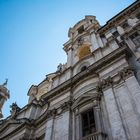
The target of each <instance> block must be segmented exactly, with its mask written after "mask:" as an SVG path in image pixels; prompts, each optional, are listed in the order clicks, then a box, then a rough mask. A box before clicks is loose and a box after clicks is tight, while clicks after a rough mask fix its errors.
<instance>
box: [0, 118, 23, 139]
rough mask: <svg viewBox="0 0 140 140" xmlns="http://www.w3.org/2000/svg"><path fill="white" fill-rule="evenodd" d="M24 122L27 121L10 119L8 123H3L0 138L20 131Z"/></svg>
mask: <svg viewBox="0 0 140 140" xmlns="http://www.w3.org/2000/svg"><path fill="white" fill-rule="evenodd" d="M24 122H25V121H22V120H14V119H9V120H7V121H6V122H3V124H1V125H0V138H2V137H4V136H7V135H8V134H10V133H12V132H14V131H15V130H19V127H20V128H21V125H22V124H23V123H24Z"/></svg>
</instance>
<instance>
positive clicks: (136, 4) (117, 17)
mask: <svg viewBox="0 0 140 140" xmlns="http://www.w3.org/2000/svg"><path fill="white" fill-rule="evenodd" d="M139 7H140V1H139V0H136V1H135V2H134V3H132V4H131V5H130V6H128V7H127V8H125V9H124V10H122V11H121V12H120V13H118V14H117V15H115V16H114V17H113V18H111V19H110V20H109V21H107V23H106V24H105V25H104V26H102V27H101V28H100V29H98V31H97V32H98V33H101V34H102V33H103V32H106V31H107V30H108V29H110V28H112V27H114V26H115V25H116V24H118V22H119V21H121V20H123V19H124V17H126V15H128V16H130V14H131V13H132V12H134V11H135V10H136V9H139Z"/></svg>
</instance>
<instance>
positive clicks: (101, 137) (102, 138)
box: [80, 132, 107, 140]
mask: <svg viewBox="0 0 140 140" xmlns="http://www.w3.org/2000/svg"><path fill="white" fill-rule="evenodd" d="M106 138H107V135H106V134H105V133H102V132H96V133H93V134H90V135H88V136H85V137H83V138H81V139H80V140H106Z"/></svg>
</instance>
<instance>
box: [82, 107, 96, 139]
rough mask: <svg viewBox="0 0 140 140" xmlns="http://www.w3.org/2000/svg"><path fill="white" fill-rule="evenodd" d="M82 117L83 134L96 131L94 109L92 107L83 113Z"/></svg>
mask: <svg viewBox="0 0 140 140" xmlns="http://www.w3.org/2000/svg"><path fill="white" fill-rule="evenodd" d="M81 118H82V136H83V137H84V136H87V135H89V134H92V133H94V132H96V129H95V119H94V111H93V109H90V110H88V111H86V112H84V113H82V114H81Z"/></svg>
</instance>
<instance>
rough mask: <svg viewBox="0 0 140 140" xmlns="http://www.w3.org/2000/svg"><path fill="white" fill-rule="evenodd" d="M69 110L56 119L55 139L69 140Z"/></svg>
mask: <svg viewBox="0 0 140 140" xmlns="http://www.w3.org/2000/svg"><path fill="white" fill-rule="evenodd" d="M68 134H69V111H67V112H65V113H63V114H62V115H60V116H58V117H57V116H56V118H55V120H54V131H53V140H68V137H69V135H68Z"/></svg>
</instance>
